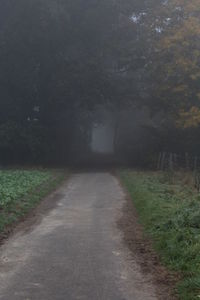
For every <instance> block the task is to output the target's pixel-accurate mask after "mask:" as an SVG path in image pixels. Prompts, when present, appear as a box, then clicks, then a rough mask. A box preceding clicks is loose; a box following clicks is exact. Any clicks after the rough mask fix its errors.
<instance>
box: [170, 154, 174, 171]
mask: <svg viewBox="0 0 200 300" xmlns="http://www.w3.org/2000/svg"><path fill="white" fill-rule="evenodd" d="M169 169H170V171H173V170H174V165H173V154H172V153H170V155H169Z"/></svg>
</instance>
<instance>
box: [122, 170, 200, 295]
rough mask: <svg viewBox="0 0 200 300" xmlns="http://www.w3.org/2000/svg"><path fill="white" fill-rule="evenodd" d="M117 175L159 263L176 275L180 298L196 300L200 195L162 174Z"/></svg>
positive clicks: (199, 284)
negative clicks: (151, 243) (130, 199)
mask: <svg viewBox="0 0 200 300" xmlns="http://www.w3.org/2000/svg"><path fill="white" fill-rule="evenodd" d="M120 176H121V180H122V182H123V183H124V185H125V186H126V188H127V190H128V192H129V193H130V195H131V197H132V199H133V202H134V205H135V207H136V209H137V211H138V214H139V219H140V222H141V223H142V224H143V226H144V229H145V232H146V233H147V234H148V235H149V236H150V237H151V238H152V239H153V243H154V247H155V249H156V251H157V252H158V253H159V255H160V257H161V260H162V262H163V264H165V265H166V266H168V268H169V269H170V270H172V271H175V272H177V274H180V278H181V280H180V281H179V283H178V286H177V290H178V294H179V296H180V299H182V300H194V299H199V298H200V195H199V194H198V193H197V192H196V191H195V190H194V189H193V188H192V187H190V185H186V184H185V185H183V183H182V182H181V181H180V180H178V179H177V180H174V182H171V181H169V180H168V177H167V176H166V175H164V174H162V173H153V172H152V173H151V172H149V173H144V172H135V171H122V172H121V173H120Z"/></svg>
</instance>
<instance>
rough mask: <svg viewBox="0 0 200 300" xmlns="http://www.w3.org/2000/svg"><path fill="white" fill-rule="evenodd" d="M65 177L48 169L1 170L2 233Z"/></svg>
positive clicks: (0, 203) (0, 222)
mask: <svg viewBox="0 0 200 300" xmlns="http://www.w3.org/2000/svg"><path fill="white" fill-rule="evenodd" d="M63 178H64V172H61V171H49V170H48V171H47V170H40V171H38V170H1V171H0V233H2V232H3V231H4V230H5V229H6V228H7V227H8V226H9V225H13V224H14V223H15V222H17V221H18V220H19V219H20V218H21V217H23V216H24V215H25V214H26V213H27V212H29V211H30V210H31V209H32V208H34V207H35V206H36V205H37V203H38V202H39V200H40V199H41V198H42V197H44V196H46V195H47V194H48V193H49V192H50V191H52V190H53V189H54V188H55V187H56V186H57V185H58V183H59V182H61V181H62V179H63Z"/></svg>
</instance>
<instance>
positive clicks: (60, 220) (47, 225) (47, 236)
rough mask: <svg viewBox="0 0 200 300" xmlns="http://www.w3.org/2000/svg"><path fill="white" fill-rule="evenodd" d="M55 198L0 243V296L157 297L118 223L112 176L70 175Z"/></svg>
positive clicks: (35, 299)
mask: <svg viewBox="0 0 200 300" xmlns="http://www.w3.org/2000/svg"><path fill="white" fill-rule="evenodd" d="M58 197H59V199H58ZM55 199H57V204H56V206H55V207H54V208H52V209H51V210H50V211H47V212H46V213H45V214H44V215H43V216H42V219H41V221H40V222H37V223H36V224H35V225H34V226H32V228H31V229H29V230H23V231H19V232H17V233H16V234H15V235H14V236H13V237H11V238H10V239H9V240H8V241H7V242H6V243H5V245H4V246H2V247H1V249H0V299H4V300H58V299H59V300H75V299H76V300H78V299H83V300H86V299H87V300H100V299H101V300H155V299H157V298H156V296H155V291H154V287H153V286H152V284H151V282H150V280H149V278H147V277H146V276H144V275H143V274H142V273H141V271H140V268H139V266H138V265H137V263H136V262H135V261H134V260H133V258H132V257H131V255H130V253H129V250H128V249H127V247H126V245H124V244H123V238H122V233H121V232H120V230H119V229H118V227H117V220H118V218H120V214H121V213H122V207H123V204H124V201H125V197H124V194H123V191H122V189H121V187H120V185H119V184H118V182H117V179H115V178H114V177H113V176H112V175H110V174H108V173H85V174H75V175H73V176H72V177H71V179H69V180H68V182H66V183H65V184H64V185H63V186H62V187H61V188H59V189H58V190H57V191H56V192H55V193H54V194H52V195H51V196H50V197H49V201H55Z"/></svg>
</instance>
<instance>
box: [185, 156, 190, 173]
mask: <svg viewBox="0 0 200 300" xmlns="http://www.w3.org/2000/svg"><path fill="white" fill-rule="evenodd" d="M185 164H186V169H187V170H189V169H190V163H189V156H188V153H187V152H186V153H185Z"/></svg>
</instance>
